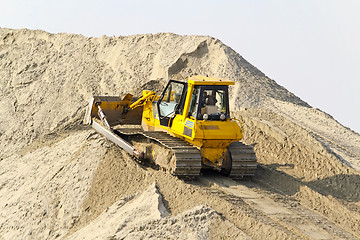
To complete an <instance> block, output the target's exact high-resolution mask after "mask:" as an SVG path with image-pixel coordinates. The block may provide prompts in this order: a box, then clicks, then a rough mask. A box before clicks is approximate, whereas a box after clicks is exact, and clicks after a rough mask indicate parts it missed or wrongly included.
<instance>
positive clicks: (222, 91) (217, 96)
mask: <svg viewBox="0 0 360 240" xmlns="http://www.w3.org/2000/svg"><path fill="white" fill-rule="evenodd" d="M199 94H200V96H199ZM228 106H229V105H228V88H227V86H201V87H198V88H195V89H194V92H193V96H192V99H191V104H190V109H189V110H190V111H189V114H190V115H191V116H192V117H194V118H196V119H203V116H204V115H205V114H207V119H209V120H220V119H221V120H224V119H225V118H229V117H230V116H229V109H228V108H229V107H228ZM221 115H223V117H222V118H220V117H221Z"/></svg>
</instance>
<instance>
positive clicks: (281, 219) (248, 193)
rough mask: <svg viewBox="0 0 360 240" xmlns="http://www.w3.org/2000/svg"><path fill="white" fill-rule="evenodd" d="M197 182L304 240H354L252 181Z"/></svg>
mask: <svg viewBox="0 0 360 240" xmlns="http://www.w3.org/2000/svg"><path fill="white" fill-rule="evenodd" d="M199 180H200V182H201V183H204V184H206V185H212V186H213V187H216V188H219V189H220V190H221V191H223V192H225V193H227V194H230V195H232V196H236V197H238V198H240V199H241V200H242V201H244V202H245V203H247V204H248V205H249V206H251V207H252V208H254V209H256V210H258V211H261V212H263V213H265V214H266V215H267V216H268V217H269V218H270V219H271V220H272V221H274V222H275V223H277V224H279V225H280V226H282V227H284V228H285V229H288V230H289V231H291V232H292V233H294V234H295V235H298V236H301V237H303V238H305V239H307V238H310V239H357V238H356V237H354V236H353V235H352V234H350V233H348V232H346V231H345V230H343V229H341V228H340V227H338V226H337V225H335V224H334V223H332V222H331V221H329V220H328V219H326V218H325V217H323V216H321V215H319V214H317V213H315V212H313V211H311V210H309V209H308V208H306V207H304V206H302V205H300V203H299V202H298V201H296V200H289V199H287V198H285V197H284V196H281V195H280V194H275V193H274V194H270V193H267V192H266V191H264V190H259V189H261V186H259V185H257V184H256V183H254V182H252V181H241V182H237V181H234V180H232V179H230V178H226V177H222V176H211V177H210V176H209V177H208V176H203V177H200V178H199ZM255 188H256V189H257V190H259V191H261V193H258V192H259V191H257V190H255Z"/></svg>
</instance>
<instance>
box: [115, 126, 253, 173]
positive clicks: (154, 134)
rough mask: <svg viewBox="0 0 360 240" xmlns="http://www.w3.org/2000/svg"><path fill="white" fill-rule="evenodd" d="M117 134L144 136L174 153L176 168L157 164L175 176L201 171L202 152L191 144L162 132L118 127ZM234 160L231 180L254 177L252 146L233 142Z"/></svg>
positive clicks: (232, 155) (231, 150)
mask: <svg viewBox="0 0 360 240" xmlns="http://www.w3.org/2000/svg"><path fill="white" fill-rule="evenodd" d="M115 133H116V134H118V135H119V136H121V135H126V136H131V135H142V136H144V137H146V138H148V139H151V140H153V141H155V142H157V143H158V144H160V145H162V146H163V147H165V148H167V149H169V150H170V151H172V153H173V154H172V155H173V156H174V157H175V159H174V160H173V161H174V162H175V165H176V166H175V167H174V166H173V167H170V166H169V165H167V164H164V163H159V162H156V161H155V163H156V164H158V165H159V166H160V167H161V168H162V169H164V170H165V171H168V172H171V173H172V174H173V175H175V176H198V175H200V170H201V155H200V150H199V149H197V148H195V147H193V146H192V145H190V144H189V143H187V142H185V141H183V140H181V139H179V138H175V137H172V136H170V135H169V134H167V133H165V132H160V131H146V132H145V131H143V130H142V129H141V128H123V127H120V126H118V127H116V128H115ZM229 151H230V153H231V158H232V170H231V173H230V177H231V178H244V177H253V176H254V175H255V171H256V168H257V163H256V161H257V160H256V156H255V152H254V149H253V147H252V146H248V145H245V144H243V143H241V142H233V143H231V144H230V146H229Z"/></svg>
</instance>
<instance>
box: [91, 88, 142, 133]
mask: <svg viewBox="0 0 360 240" xmlns="http://www.w3.org/2000/svg"><path fill="white" fill-rule="evenodd" d="M132 97H133V96H132V95H131V94H126V96H125V97H124V98H123V99H121V98H120V97H117V96H93V97H92V98H91V100H90V102H89V106H88V108H87V109H86V114H85V117H84V123H85V124H91V123H92V118H94V117H95V118H99V117H98V106H100V107H101V109H102V111H103V112H104V114H105V115H106V119H107V121H108V123H109V125H110V126H114V125H118V124H130V125H131V124H135V125H140V124H141V117H142V107H139V108H136V109H134V110H131V109H129V105H130V104H131V103H132V101H131V100H132Z"/></svg>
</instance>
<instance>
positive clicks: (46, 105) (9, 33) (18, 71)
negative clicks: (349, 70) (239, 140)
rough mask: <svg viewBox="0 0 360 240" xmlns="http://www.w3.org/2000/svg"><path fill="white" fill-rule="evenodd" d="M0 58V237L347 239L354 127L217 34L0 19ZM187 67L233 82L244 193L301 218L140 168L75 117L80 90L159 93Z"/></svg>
mask: <svg viewBox="0 0 360 240" xmlns="http://www.w3.org/2000/svg"><path fill="white" fill-rule="evenodd" d="M0 66H1V68H0V104H1V106H2V107H1V108H0V239H47V238H48V239H55V238H60V239H87V238H98V239H104V238H114V239H123V238H124V237H125V238H126V237H128V238H130V239H134V238H135V239H138V238H151V237H152V238H154V239H158V238H166V239H168V238H170V239H178V238H181V239H189V238H190V239H209V238H213V239H219V238H230V239H247V238H252V239H264V236H266V238H267V239H298V238H317V237H318V236H320V235H316V234H314V231H310V230H311V229H323V231H326V234H323V235H321V236H322V237H324V236H331V238H340V239H341V238H356V237H359V236H360V228H359V226H360V196H359V192H360V189H359V186H360V176H359V172H358V170H359V169H360V164H359V162H360V136H359V134H357V133H355V132H353V131H351V130H350V129H348V128H346V127H344V126H342V125H341V124H339V123H338V122H336V121H335V120H334V119H333V118H332V117H331V116H330V115H328V114H326V113H324V112H322V111H321V110H319V109H314V108H312V107H310V106H309V105H308V104H307V103H305V102H303V101H302V100H301V99H299V98H298V97H296V96H295V95H293V94H292V93H290V92H289V91H287V90H286V89H284V88H283V87H281V86H279V85H277V84H276V82H274V81H273V80H271V79H269V78H268V77H266V76H265V75H264V74H263V73H262V72H260V71H259V70H258V69H256V68H255V67H254V66H252V65H251V64H250V63H248V62H247V61H246V60H245V59H243V58H242V57H241V56H240V55H239V54H238V53H236V52H234V51H233V50H232V49H231V48H229V47H228V46H226V45H224V44H223V43H221V42H220V41H219V40H217V39H214V38H211V37H206V36H179V35H175V34H170V33H162V34H155V35H152V34H147V35H136V36H126V37H123V36H120V37H106V36H104V37H102V38H86V37H83V36H81V35H74V34H49V33H46V32H43V31H31V30H26V29H24V30H12V29H0ZM190 74H203V75H207V74H208V75H210V76H217V77H224V78H229V79H232V80H235V81H236V85H235V86H234V87H232V89H231V103H230V104H231V109H232V111H233V115H235V116H237V117H239V118H241V119H242V120H243V122H244V125H245V130H246V133H245V137H244V141H245V142H246V143H247V144H255V150H256V154H257V156H258V159H259V162H260V164H261V166H260V168H259V170H258V174H257V176H256V178H255V180H254V181H253V182H256V186H255V187H249V188H248V189H247V190H246V191H249V193H247V195H246V194H245V195H244V196H253V195H254V194H253V192H256V193H257V194H258V195H260V196H267V198H269V199H273V201H274V202H276V203H278V202H279V201H281V204H285V205H286V206H287V208H289V209H290V210H289V211H295V210H296V209H297V206H302V207H304V208H306V209H310V210H309V211H310V215H309V219H308V221H309V222H308V223H306V224H307V225H306V224H303V225H301V224H299V223H298V222H296V221H297V220H296V219H305V218H306V217H304V216H303V215H301V214H300V213H296V214H295V215H294V214H293V215H291V216H299V217H298V218H295V217H294V218H292V220H289V219H286V218H285V217H284V216H283V215H281V214H283V213H282V212H279V213H275V214H268V213H267V212H266V211H265V212H264V211H263V210H264V209H262V208H259V207H258V206H260V205H261V204H260V203H257V204H253V202H254V201H247V200H246V197H243V196H242V195H233V194H232V193H231V191H230V192H227V191H228V189H229V188H227V190H224V188H222V187H221V186H219V185H218V184H215V182H214V183H211V181H210V183H209V182H208V181H205V182H206V183H204V181H203V180H201V178H200V179H198V180H193V181H183V180H180V179H178V178H176V177H173V176H170V175H168V174H165V173H163V172H160V171H156V170H153V169H151V168H150V167H146V166H143V165H141V164H139V163H137V162H135V161H133V159H131V158H130V157H129V156H128V155H127V154H126V153H124V152H123V151H122V150H120V149H118V148H116V147H114V145H113V144H111V143H109V142H108V141H106V140H104V138H103V137H101V136H100V135H98V134H96V133H95V132H94V131H93V130H92V129H90V128H88V127H85V126H82V125H81V120H82V117H83V115H84V113H85V107H86V106H87V104H88V100H89V99H90V97H91V96H92V95H120V96H122V95H124V94H125V93H128V92H130V93H140V91H141V90H143V89H151V90H160V89H162V88H163V86H164V85H165V84H166V82H167V80H168V79H169V78H173V79H183V78H184V77H186V76H188V75H190ZM212 177H214V176H212ZM231 184H232V185H237V184H240V185H241V184H246V182H245V183H244V182H232V183H231ZM252 184H253V183H252ZM230 187H231V186H230ZM235 187H236V186H235ZM290 198H291V199H290ZM295 203H296V204H295ZM278 204H280V203H278ZM294 209H295V210H294ZM339 209H340V211H339ZM276 214H278V215H276ZM297 214H300V215H297ZM314 216H317V217H314ZM321 216H323V217H321ZM284 219H286V220H284ZM311 219H321V220H316V221H315V220H311ZM312 221H313V222H312ZM289 222H291V223H292V224H290V225H287V224H289ZM321 222H323V224H322V225H321V224H320V223H321ZM319 224H320V225H319ZM315 225H316V226H315ZM294 226H295V227H294ZM296 226H309V227H308V228H306V227H304V228H303V229H299V228H298V227H296Z"/></svg>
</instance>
